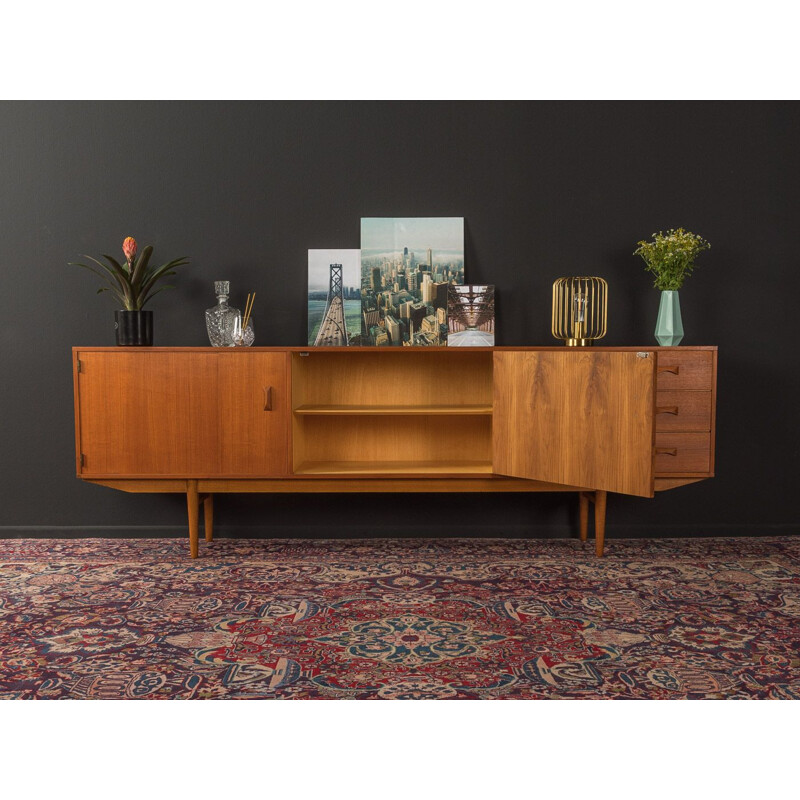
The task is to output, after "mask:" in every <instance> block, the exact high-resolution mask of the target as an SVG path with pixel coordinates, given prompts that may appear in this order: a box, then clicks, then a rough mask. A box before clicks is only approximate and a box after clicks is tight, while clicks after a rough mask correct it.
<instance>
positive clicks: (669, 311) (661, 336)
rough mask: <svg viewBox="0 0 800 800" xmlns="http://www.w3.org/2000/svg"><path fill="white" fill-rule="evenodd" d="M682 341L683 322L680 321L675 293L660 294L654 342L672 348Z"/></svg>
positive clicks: (664, 292) (679, 310) (679, 311)
mask: <svg viewBox="0 0 800 800" xmlns="http://www.w3.org/2000/svg"><path fill="white" fill-rule="evenodd" d="M681 339H683V321H682V320H681V303H680V300H679V299H678V292H677V291H669V290H665V291H663V292H661V303H660V305H659V306H658V319H657V320H656V341H657V342H658V343H659V344H660V345H661V346H662V347H674V346H675V345H677V344H680V343H681Z"/></svg>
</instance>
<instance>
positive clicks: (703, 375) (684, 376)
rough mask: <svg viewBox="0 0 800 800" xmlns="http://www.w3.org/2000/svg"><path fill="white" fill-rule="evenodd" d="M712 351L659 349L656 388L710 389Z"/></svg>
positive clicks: (658, 389)
mask: <svg viewBox="0 0 800 800" xmlns="http://www.w3.org/2000/svg"><path fill="white" fill-rule="evenodd" d="M713 356H714V354H713V352H712V351H710V350H675V351H673V350H661V351H659V353H658V366H657V378H656V389H657V391H659V392H663V391H670V390H674V389H709V390H710V389H711V388H712V386H711V383H712V380H713V377H712V376H713Z"/></svg>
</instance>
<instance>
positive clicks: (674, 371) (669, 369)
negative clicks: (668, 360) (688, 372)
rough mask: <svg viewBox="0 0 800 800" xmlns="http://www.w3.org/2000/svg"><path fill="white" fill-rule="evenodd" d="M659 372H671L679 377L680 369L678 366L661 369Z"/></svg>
mask: <svg viewBox="0 0 800 800" xmlns="http://www.w3.org/2000/svg"><path fill="white" fill-rule="evenodd" d="M658 371H659V372H671V373H672V374H673V375H677V374H678V372H679V371H680V367H679V366H678V365H677V364H676V365H675V366H674V367H659V368H658Z"/></svg>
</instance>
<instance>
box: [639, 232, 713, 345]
mask: <svg viewBox="0 0 800 800" xmlns="http://www.w3.org/2000/svg"><path fill="white" fill-rule="evenodd" d="M710 248H711V245H710V244H709V243H708V242H707V241H706V240H705V239H703V237H702V236H698V235H697V234H696V233H691V232H690V231H685V230H684V229H683V228H670V229H669V230H668V231H667V232H666V233H664V232H662V231H659V232H658V233H654V234H653V241H652V242H639V247H638V248H637V249H636V250H634V253H633V254H634V255H635V256H641V257H642V259H644V263H645V264H646V265H647V266H646V267H645V270H646V271H647V272H652V273H653V275H655V282H654V285H655V287H656V289H660V290H661V302H660V304H659V307H658V319H657V320H656V330H655V335H656V340H657V341H658V343H659V344H660V345H662V346H674V345H677V344H680V342H681V340H682V339H683V321H682V320H681V306H680V301H679V298H678V289H680V288H681V287H682V286H683V282H684V281H685V280H686V278H688V277H689V275H691V274H692V270H693V269H694V267H695V263H694V262H695V259H696V258H697V256H698V255H700V253H702V252H703V250H709V249H710Z"/></svg>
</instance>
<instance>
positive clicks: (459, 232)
mask: <svg viewBox="0 0 800 800" xmlns="http://www.w3.org/2000/svg"><path fill="white" fill-rule="evenodd" d="M463 283H464V218H463V217H362V218H361V342H362V344H365V345H375V346H386V347H401V346H405V347H411V346H417V347H431V346H439V345H445V344H447V287H448V286H451V285H453V284H463Z"/></svg>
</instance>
